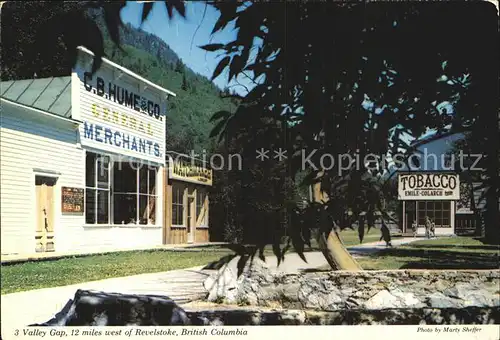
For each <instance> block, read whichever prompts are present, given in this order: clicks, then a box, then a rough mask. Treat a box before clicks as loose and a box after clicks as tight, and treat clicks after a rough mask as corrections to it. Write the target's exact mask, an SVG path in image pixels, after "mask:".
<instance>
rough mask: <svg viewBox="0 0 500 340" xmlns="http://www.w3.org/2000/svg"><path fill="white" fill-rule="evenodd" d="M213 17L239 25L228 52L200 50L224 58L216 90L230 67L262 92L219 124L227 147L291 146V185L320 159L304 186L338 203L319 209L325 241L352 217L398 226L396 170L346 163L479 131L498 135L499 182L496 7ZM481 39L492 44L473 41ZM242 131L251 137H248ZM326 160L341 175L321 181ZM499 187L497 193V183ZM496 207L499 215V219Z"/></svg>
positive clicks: (330, 172)
mask: <svg viewBox="0 0 500 340" xmlns="http://www.w3.org/2000/svg"><path fill="white" fill-rule="evenodd" d="M214 6H215V7H216V8H217V9H218V10H219V12H220V14H221V15H220V17H219V19H218V21H217V23H216V24H215V26H214V31H218V30H219V29H222V28H224V27H225V26H227V25H228V24H229V23H230V22H234V23H235V26H236V28H237V29H238V33H237V36H236V38H235V39H234V40H233V41H230V42H227V43H226V44H211V45H205V46H202V48H203V49H205V50H207V51H210V52H212V51H213V52H214V53H217V54H219V55H222V58H221V61H220V62H219V64H218V66H217V67H216V69H215V71H214V72H213V76H212V79H213V78H216V77H217V76H219V75H220V74H221V73H222V72H223V71H224V69H226V68H227V69H228V71H229V79H233V78H234V77H236V76H237V75H240V74H247V75H248V74H250V76H251V77H252V79H253V80H254V82H255V83H256V84H257V86H255V87H254V88H253V89H252V90H251V91H250V93H249V94H248V95H247V96H246V97H245V98H243V99H242V105H240V107H239V108H238V110H237V111H236V112H235V114H234V115H231V116H229V117H226V116H224V117H221V119H220V120H219V122H220V123H219V124H218V125H216V131H215V132H216V133H217V134H220V135H221V136H223V137H224V138H225V139H226V140H228V139H229V138H228V136H230V135H233V136H234V135H235V134H239V135H240V146H241V148H242V149H244V150H246V149H247V148H248V151H249V152H251V150H255V145H256V144H258V143H256V142H255V140H256V139H257V140H265V141H266V144H267V145H274V146H275V145H279V141H287V142H286V143H285V144H286V145H284V147H285V148H287V150H289V152H288V155H295V157H290V161H289V164H288V165H289V166H288V167H287V169H288V171H287V172H286V173H285V175H286V176H287V177H288V178H289V179H290V180H292V181H293V180H294V176H295V174H296V173H297V172H298V171H303V170H304V169H302V168H301V166H302V165H303V163H302V162H301V160H302V159H303V158H302V156H303V153H302V152H304V151H305V154H310V153H311V152H313V151H315V154H314V156H312V157H311V158H310V159H311V161H312V164H313V165H311V166H309V170H310V175H309V177H308V181H306V183H307V182H308V183H309V184H312V183H314V182H315V181H316V182H317V181H320V183H321V188H322V190H323V191H325V192H326V193H327V194H328V198H329V199H328V202H326V204H324V205H323V206H320V207H318V208H317V209H318V210H319V211H321V216H323V215H324V216H328V218H324V219H322V222H321V224H320V227H321V228H322V230H323V231H324V232H329V231H330V230H331V228H332V226H333V225H335V224H337V225H338V224H339V222H341V221H343V220H344V216H345V214H346V211H351V212H352V215H353V217H354V218H357V217H358V216H360V213H362V212H367V221H368V226H371V225H373V222H374V213H375V212H376V211H381V212H382V213H383V217H384V219H387V218H389V217H388V216H387V214H386V212H385V210H386V207H384V205H385V203H387V202H388V200H387V196H388V195H391V191H392V190H390V188H389V187H388V185H386V184H385V182H384V181H385V177H384V175H385V172H386V171H387V170H389V169H388V164H387V163H381V164H380V166H379V167H378V168H375V169H374V167H373V166H371V167H370V168H369V167H368V166H367V165H366V163H365V162H361V163H359V162H353V163H351V164H346V163H345V162H344V163H341V162H339V161H338V160H339V157H338V156H341V155H350V156H354V155H358V156H359V159H361V160H363V159H364V157H365V156H366V155H377V156H378V157H380V156H385V155H387V154H389V155H395V154H400V153H401V150H403V152H404V153H405V156H406V157H409V156H411V155H412V154H413V152H414V151H415V145H413V144H412V143H411V142H410V141H409V140H408V139H407V138H402V137H403V136H405V135H409V136H413V137H415V138H418V137H420V136H421V135H422V134H424V133H425V132H426V131H427V129H428V128H432V129H435V130H437V136H443V135H445V134H446V133H449V132H453V133H457V132H463V131H464V130H467V129H469V128H470V127H471V125H475V126H476V127H479V128H481V129H485V131H488V137H487V138H489V139H490V142H489V144H488V145H487V148H486V150H487V152H489V153H490V154H491V156H490V157H489V163H488V166H487V169H488V172H489V177H490V178H493V177H496V178H497V177H498V157H497V156H498V148H497V146H498V145H499V144H498V135H499V134H498V122H497V121H496V120H495V119H491V118H489V117H491V115H492V114H496V106H495V99H496V98H497V96H498V94H497V93H498V92H497V91H496V92H495V90H494V89H495V88H498V84H496V85H495V83H496V82H497V80H498V79H497V74H498V72H496V73H495V72H491V68H492V67H495V66H496V67H498V63H495V61H496V60H495V57H494V55H497V54H495V53H496V52H495V53H493V54H488V53H487V52H486V51H487V49H488V48H489V47H491V46H493V45H494V44H496V40H497V39H498V30H497V29H496V28H495V25H496V23H497V17H495V14H496V12H495V8H494V7H493V6H491V5H490V4H485V3H476V4H467V5H464V4H461V5H460V6H456V5H453V4H448V3H446V4H444V3H439V4H437V3H436V4H432V5H428V6H424V5H420V4H396V5H394V4H391V5H390V6H387V5H386V4H382V3H371V4H368V5H366V4H354V3H353V4H346V3H322V4H321V5H317V4H313V3H308V2H296V3H293V4H287V6H286V7H285V8H283V7H282V6H279V5H274V6H271V5H269V4H265V5H263V4H257V3H253V4H250V5H249V4H248V3H232V4H228V3H224V2H217V3H215V4H214ZM264 6H265V8H264ZM452 9H453V11H454V14H453V15H449V14H448V13H450V11H451V10H452ZM455 11H457V12H455ZM459 18H460V19H459ZM486 18H487V19H486ZM463 22H467V24H462V23H463ZM471 31H473V32H477V33H475V34H477V35H481V36H482V37H483V38H484V39H482V40H481V41H479V40H478V39H474V38H467V39H465V38H464V37H471ZM304 32H307V34H304ZM325 32H328V34H325ZM256 38H258V40H260V43H259V44H258V45H256V43H255V41H256ZM251 51H257V52H256V55H252V53H251ZM478 51H483V53H484V54H483V53H479V52H478ZM496 70H498V68H497V69H496ZM262 75H264V76H265V77H262V78H259V77H260V76H262ZM490 89H491V90H490ZM363 102H370V103H372V108H364V107H363V106H362V105H361V104H362V103H363ZM444 102H448V103H451V105H452V106H453V108H454V113H453V114H450V113H449V112H445V111H444V110H442V109H441V108H440V106H439V104H440V103H444ZM376 109H378V110H376ZM486 112H487V113H486ZM264 121H265V122H266V123H265V124H264V123H263V122H264ZM487 122H489V123H487ZM492 124H493V127H492ZM242 126H244V127H245V129H246V133H243V134H242V133H241V132H240V130H241V127H242ZM277 126H281V128H280V129H277V128H276V127H277ZM243 136H245V137H243ZM256 136H258V137H256ZM491 139H494V140H495V141H497V142H496V143H493V144H492V143H491ZM229 140H230V139H229ZM269 148H270V149H272V148H271V147H269ZM495 148H496V149H495ZM301 151H302V152H301ZM325 154H327V155H332V156H333V158H334V160H335V164H334V165H333V166H331V167H328V165H327V169H325V171H321V169H320V168H321V167H320V166H319V165H321V164H322V157H323V156H324V155H325ZM266 184H267V182H266ZM490 186H491V187H495V188H498V181H496V182H493V181H490ZM493 192H495V193H496V189H495V191H493ZM490 196H491V198H495V197H494V195H490ZM496 197H497V199H496V200H493V199H492V201H491V202H493V204H491V205H490V207H489V209H490V211H492V212H493V213H492V214H498V195H497V196H496ZM495 205H496V207H495ZM495 211H496V212H495ZM497 216H498V215H497ZM492 217H493V215H492ZM497 218H498V217H497ZM491 221H492V222H493V219H491ZM362 225H364V224H362ZM339 227H341V228H343V227H348V225H339ZM386 229H387V228H386ZM496 229H499V228H498V223H496ZM272 232H273V231H271V230H269V233H267V236H268V235H269V234H270V233H271V234H272ZM363 235H364V233H363V231H362V230H360V238H362V237H363ZM261 237H262V238H264V237H265V236H264V235H261ZM267 241H268V240H266V242H267Z"/></svg>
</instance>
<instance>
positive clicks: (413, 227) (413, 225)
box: [411, 221, 418, 237]
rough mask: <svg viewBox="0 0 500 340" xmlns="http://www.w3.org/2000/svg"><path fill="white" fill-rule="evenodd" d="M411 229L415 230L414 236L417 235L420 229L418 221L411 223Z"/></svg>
mask: <svg viewBox="0 0 500 340" xmlns="http://www.w3.org/2000/svg"><path fill="white" fill-rule="evenodd" d="M411 230H412V231H413V237H417V231H418V224H417V221H413V224H412V225H411Z"/></svg>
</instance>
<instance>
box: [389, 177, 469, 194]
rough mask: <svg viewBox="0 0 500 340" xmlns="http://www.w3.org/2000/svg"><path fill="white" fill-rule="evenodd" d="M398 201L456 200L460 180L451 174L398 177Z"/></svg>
mask: <svg viewBox="0 0 500 340" xmlns="http://www.w3.org/2000/svg"><path fill="white" fill-rule="evenodd" d="M398 199H399V200H458V199H460V178H459V176H458V175H457V174H451V173H435V172H430V173H411V174H399V175H398Z"/></svg>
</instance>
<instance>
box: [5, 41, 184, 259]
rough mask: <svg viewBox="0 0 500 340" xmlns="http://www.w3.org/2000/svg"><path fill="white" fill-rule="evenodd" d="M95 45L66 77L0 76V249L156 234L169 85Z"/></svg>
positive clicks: (151, 239) (104, 243)
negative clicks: (98, 62)
mask: <svg viewBox="0 0 500 340" xmlns="http://www.w3.org/2000/svg"><path fill="white" fill-rule="evenodd" d="M92 58H93V55H92V53H91V52H90V51H88V50H86V49H85V48H79V62H78V63H77V65H76V66H75V68H74V70H73V72H72V73H71V74H69V75H67V76H64V77H55V78H43V79H26V80H15V81H4V82H2V83H1V87H0V88H1V91H0V97H1V116H0V153H1V157H0V162H1V172H0V184H1V190H0V215H1V249H2V254H29V253H34V252H46V251H55V252H69V251H81V252H85V251H96V250H101V249H103V250H104V249H107V248H109V249H120V248H123V249H125V248H133V247H148V246H154V245H160V244H162V237H163V235H162V224H163V223H162V221H163V219H164V212H163V210H164V209H163V207H164V197H163V195H164V190H163V187H164V183H163V181H164V171H165V133H166V130H165V126H166V117H165V115H166V100H167V98H168V97H169V96H175V94H174V93H172V92H170V91H168V90H166V89H164V88H161V87H160V86H158V85H155V84H153V83H151V82H150V81H148V80H146V79H144V78H142V77H140V76H138V75H137V74H134V73H133V72H131V71H129V70H127V69H125V68H123V67H121V66H119V65H116V64H115V63H113V62H111V61H109V60H106V59H104V60H103V63H102V66H101V68H100V69H99V70H98V71H97V72H96V73H95V74H92V73H91V68H92Z"/></svg>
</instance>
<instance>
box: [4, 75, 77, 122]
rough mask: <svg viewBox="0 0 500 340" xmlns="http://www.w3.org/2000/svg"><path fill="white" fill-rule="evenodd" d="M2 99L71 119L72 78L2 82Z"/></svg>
mask: <svg viewBox="0 0 500 340" xmlns="http://www.w3.org/2000/svg"><path fill="white" fill-rule="evenodd" d="M0 97H2V98H5V99H7V100H10V101H12V102H15V103H18V104H22V105H25V106H28V107H31V108H34V109H38V110H42V111H46V112H49V113H51V114H54V115H57V116H60V117H64V118H71V76H67V77H51V78H40V79H23V80H9V81H2V82H1V83H0Z"/></svg>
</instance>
